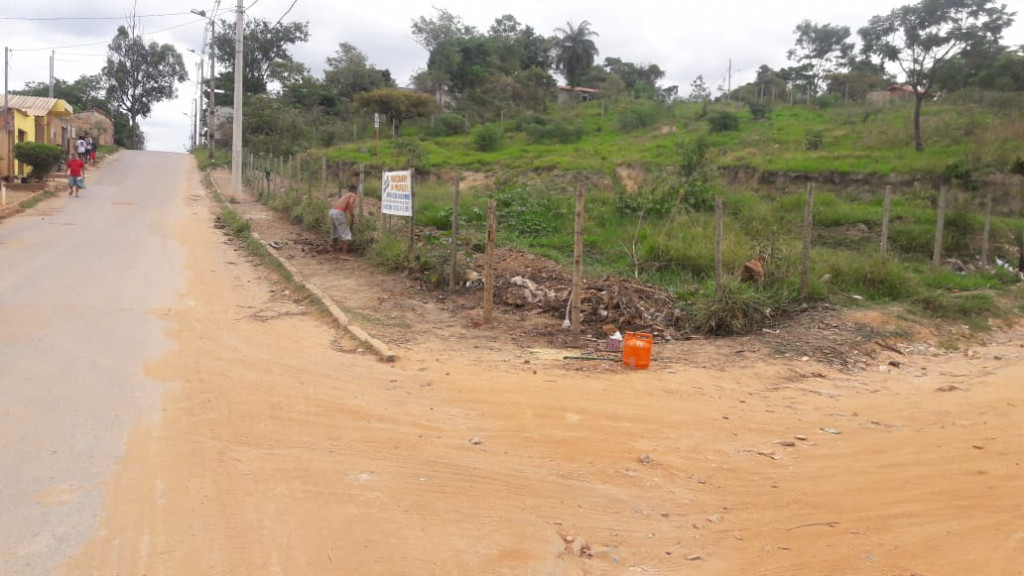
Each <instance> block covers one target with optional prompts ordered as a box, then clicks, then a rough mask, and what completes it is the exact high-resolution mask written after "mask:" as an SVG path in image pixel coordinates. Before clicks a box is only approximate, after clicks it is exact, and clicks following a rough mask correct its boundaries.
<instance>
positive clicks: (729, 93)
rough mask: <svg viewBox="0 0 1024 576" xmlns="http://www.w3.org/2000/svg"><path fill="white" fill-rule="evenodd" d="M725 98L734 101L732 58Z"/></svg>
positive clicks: (730, 59)
mask: <svg viewBox="0 0 1024 576" xmlns="http://www.w3.org/2000/svg"><path fill="white" fill-rule="evenodd" d="M725 99H726V100H729V101H730V102H731V101H732V58H729V79H728V80H727V81H726V84H725Z"/></svg>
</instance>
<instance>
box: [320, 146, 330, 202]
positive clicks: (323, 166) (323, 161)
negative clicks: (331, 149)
mask: <svg viewBox="0 0 1024 576" xmlns="http://www.w3.org/2000/svg"><path fill="white" fill-rule="evenodd" d="M320 196H322V197H325V198H326V197H327V196H328V194H327V155H326V154H324V155H323V156H321V157H320Z"/></svg>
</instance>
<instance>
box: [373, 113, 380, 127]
mask: <svg viewBox="0 0 1024 576" xmlns="http://www.w3.org/2000/svg"><path fill="white" fill-rule="evenodd" d="M373 127H374V128H380V113H379V112H374V113H373Z"/></svg>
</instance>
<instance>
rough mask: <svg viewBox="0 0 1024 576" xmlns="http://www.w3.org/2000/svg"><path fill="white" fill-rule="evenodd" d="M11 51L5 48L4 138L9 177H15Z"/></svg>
mask: <svg viewBox="0 0 1024 576" xmlns="http://www.w3.org/2000/svg"><path fill="white" fill-rule="evenodd" d="M10 52H11V49H10V48H8V47H7V46H4V138H6V139H7V175H8V176H10V177H14V130H13V127H12V126H11V121H10V118H9V113H10V108H9V107H8V105H7V104H8V102H7V99H8V93H7V74H8V71H9V70H10Z"/></svg>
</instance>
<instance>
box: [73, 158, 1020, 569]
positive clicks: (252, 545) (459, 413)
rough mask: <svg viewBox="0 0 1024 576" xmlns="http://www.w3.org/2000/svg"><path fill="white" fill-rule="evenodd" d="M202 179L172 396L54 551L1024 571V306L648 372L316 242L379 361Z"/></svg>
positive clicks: (214, 564) (243, 563)
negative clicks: (375, 339)
mask: <svg viewBox="0 0 1024 576" xmlns="http://www.w3.org/2000/svg"><path fill="white" fill-rule="evenodd" d="M190 179H191V180H195V184H194V185H193V186H191V187H190V188H189V190H188V191H187V192H184V193H183V195H182V197H181V199H180V202H181V203H182V207H183V208H187V209H186V210H185V213H186V217H184V218H181V219H179V220H178V221H177V224H176V228H175V230H174V237H175V238H176V239H177V240H178V241H179V242H180V243H181V245H182V246H184V250H185V253H186V258H185V267H186V269H187V271H188V273H187V278H186V280H185V283H184V286H183V288H182V290H181V292H180V293H179V295H178V299H177V302H176V303H174V304H173V305H171V306H168V307H166V308H163V309H160V310H156V311H154V314H155V315H156V316H157V317H160V318H165V319H167V320H168V321H169V326H170V328H169V331H168V336H169V337H170V338H171V340H172V341H173V342H174V343H175V346H174V348H173V349H172V350H170V351H169V352H168V353H167V354H165V355H163V356H161V357H159V358H158V359H155V360H154V361H153V362H151V363H149V364H147V366H146V374H147V375H148V376H149V377H150V378H153V379H156V380H159V381H162V382H166V383H168V385H169V386H168V388H167V391H166V392H165V394H164V396H163V400H162V403H161V409H160V418H159V419H158V420H157V421H155V422H152V423H150V424H146V425H142V426H140V427H138V428H137V429H136V430H135V431H134V432H133V433H132V435H131V437H130V440H129V442H128V446H127V450H126V453H125V457H124V459H123V460H122V462H121V464H120V466H119V467H118V468H117V470H116V472H115V473H114V474H113V476H112V478H111V480H110V482H109V484H108V485H107V491H106V501H105V504H104V508H103V509H104V513H103V518H102V522H101V526H100V529H99V530H97V531H96V532H95V534H94V536H93V538H92V539H91V541H90V542H89V543H88V544H87V545H86V546H85V547H84V548H83V549H82V550H81V551H80V552H79V553H78V554H77V555H76V556H75V557H74V558H72V559H71V561H70V562H68V563H67V564H66V565H64V566H63V567H62V568H61V569H60V570H59V572H58V573H60V574H71V575H79V574H99V575H108V574H149V575H159V574H168V575H177V574H302V575H312V574H375V575H376V574H395V575H397V574H444V575H449V574H516V575H519V574H632V573H655V574H701V573H703V574H892V575H896V574H899V575H910V574H926V575H930V576H931V575H940V574H948V575H960V574H1000V575H1002V574H1022V571H1021V567H1022V566H1024V526H1022V524H1021V521H1020V510H1021V509H1022V507H1024V496H1022V494H1024V470H1022V468H1021V461H1022V459H1024V440H1022V435H1021V429H1022V422H1024V419H1022V413H1021V410H1022V405H1021V404H1022V400H1021V398H1020V396H1021V395H1020V386H1021V383H1022V382H1024V356H1022V354H1024V348H1022V347H1021V345H1020V344H1019V342H1021V336H1024V334H1022V332H1021V330H1020V329H1012V330H1009V331H1006V332H1002V333H999V334H998V335H996V336H994V337H992V338H991V341H990V343H989V345H988V346H986V347H983V348H978V349H975V350H972V351H971V353H970V354H968V353H967V352H959V353H955V354H946V355H942V354H930V355H920V356H918V355H908V356H900V357H899V358H900V360H899V367H898V368H897V367H894V366H889V365H888V364H886V363H885V362H882V364H881V366H879V365H874V366H872V367H871V369H870V370H868V371H863V372H838V371H836V370H834V369H833V368H831V367H829V366H826V365H822V364H819V363H817V362H815V360H813V359H809V360H807V361H801V360H799V359H791V360H785V359H778V358H774V357H772V355H771V354H769V353H768V352H767V349H768V347H767V346H762V347H759V346H757V345H756V344H754V343H752V342H753V341H742V343H741V344H737V341H725V342H717V343H716V342H709V341H705V342H697V343H690V342H684V343H677V344H674V345H672V346H671V347H667V348H665V349H659V350H657V351H656V362H655V363H654V364H653V365H652V368H651V369H650V370H648V371H642V372H631V371H626V370H623V369H621V368H620V367H618V366H617V365H612V364H610V363H607V364H606V363H600V364H601V365H600V366H597V365H595V364H598V363H577V364H568V363H566V362H564V361H562V360H560V359H557V358H559V354H558V353H557V351H554V352H553V351H547V350H536V349H534V350H531V349H530V348H529V347H528V346H524V345H520V346H516V345H515V343H514V342H511V341H510V340H508V339H506V338H505V337H504V336H503V335H502V334H501V333H500V332H491V331H485V330H483V329H480V328H473V323H472V322H470V321H468V320H469V319H468V318H467V317H466V315H467V314H468V313H460V312H458V311H445V310H444V309H443V308H441V307H438V306H436V305H435V304H434V303H432V302H431V301H430V300H429V299H427V298H418V297H416V295H415V293H414V292H412V293H410V292H409V291H408V289H404V291H403V290H400V289H399V288H398V286H399V282H398V281H397V280H395V279H387V278H383V277H380V276H377V275H376V274H375V273H373V272H371V271H369V270H368V269H367V267H365V266H363V264H362V263H361V262H359V260H358V259H356V260H353V261H352V262H344V263H343V262H339V261H326V260H324V259H323V258H322V257H319V258H317V259H314V260H315V261H316V266H312V265H311V266H312V267H310V268H308V273H304V274H305V275H306V276H307V277H310V278H313V279H314V280H315V281H319V282H321V283H324V284H328V285H329V286H328V288H329V292H330V293H331V294H332V295H333V296H334V297H335V298H336V299H337V300H338V301H339V302H340V303H341V304H342V305H343V306H345V307H347V308H348V310H350V311H352V312H353V314H352V315H353V317H355V318H356V320H357V321H358V322H360V323H361V324H363V325H364V326H366V327H368V328H370V329H371V331H375V332H377V334H381V335H382V336H384V337H386V338H388V339H389V343H391V344H392V345H393V347H395V348H396V350H397V351H398V352H399V360H398V362H397V363H395V364H382V363H379V362H378V361H376V360H375V359H374V358H373V357H372V356H370V355H369V354H366V353H363V352H360V351H359V350H358V349H357V348H356V347H355V346H354V345H353V343H352V342H350V341H348V340H347V339H345V338H344V337H343V336H340V335H339V333H338V331H337V330H336V329H335V328H334V327H332V326H331V325H330V324H329V323H327V322H326V321H325V320H324V319H323V318H322V317H321V316H319V315H317V314H314V313H312V312H311V311H309V310H307V309H305V308H303V307H302V306H301V304H300V303H296V302H294V301H293V295H291V294H288V293H285V291H284V289H283V288H282V287H281V286H280V285H278V284H277V283H276V282H275V280H274V279H273V278H272V277H270V276H269V275H268V274H267V273H266V272H264V271H263V270H262V269H259V268H256V267H254V266H253V265H251V264H250V262H249V261H248V260H247V259H246V258H245V257H244V256H242V255H241V254H240V253H239V252H238V251H236V250H235V248H234V247H233V245H232V244H231V243H229V242H227V241H226V240H225V237H224V236H223V235H222V234H221V232H220V231H218V230H216V229H214V228H213V227H212V226H211V224H212V216H211V213H210V212H209V209H210V206H209V203H208V202H200V201H199V200H198V198H197V197H198V195H199V191H198V190H199V185H198V176H197V175H195V174H193V175H191V176H190ZM243 200H244V199H243ZM238 208H239V210H240V211H242V212H243V213H245V212H246V211H249V210H251V211H253V212H252V213H251V214H252V217H253V221H254V225H256V227H257V229H260V227H261V226H264V225H266V226H267V228H266V229H267V230H270V231H272V232H268V233H267V234H264V236H266V237H268V239H274V238H272V237H269V236H268V234H270V233H282V234H283V233H285V229H284V228H281V229H279V230H276V231H274V230H275V229H274V228H273V226H272V225H271V224H267V223H273V222H274V220H273V218H272V217H270V216H268V215H265V214H262V213H259V212H256V211H257V210H258V207H257V206H254V205H247V204H244V203H243V204H240V205H238ZM290 257H292V258H293V263H296V264H297V265H302V264H303V262H304V259H303V258H304V256H302V255H301V254H300V253H294V254H291V256H290ZM399 294H404V296H405V297H404V298H402V299H399V298H398V295H399ZM503 322H506V323H507V322H511V320H509V319H507V318H503V319H500V320H499V323H498V326H499V328H500V327H502V326H505V324H502V323H503ZM397 334H404V335H405V337H404V338H397V337H393V336H392V335H397ZM520 344H523V343H520ZM172 384H173V386H171V385H172ZM941 390H945V391H941Z"/></svg>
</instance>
